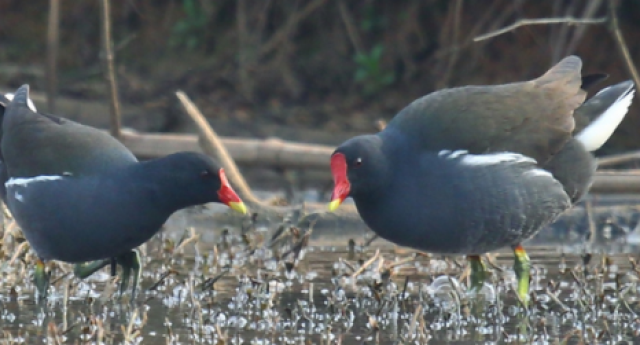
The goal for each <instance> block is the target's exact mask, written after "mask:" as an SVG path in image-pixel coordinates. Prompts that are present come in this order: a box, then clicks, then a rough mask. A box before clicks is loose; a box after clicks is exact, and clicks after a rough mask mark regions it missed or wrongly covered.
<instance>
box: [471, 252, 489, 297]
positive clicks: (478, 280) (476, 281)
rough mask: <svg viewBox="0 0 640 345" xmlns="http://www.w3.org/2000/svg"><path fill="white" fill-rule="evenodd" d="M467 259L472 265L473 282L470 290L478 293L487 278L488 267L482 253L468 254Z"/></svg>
mask: <svg viewBox="0 0 640 345" xmlns="http://www.w3.org/2000/svg"><path fill="white" fill-rule="evenodd" d="M467 261H469V265H470V267H471V274H470V275H469V278H470V280H471V284H470V286H469V290H470V291H473V292H475V293H478V292H480V290H481V289H482V287H483V286H484V283H485V281H486V280H487V276H488V271H487V267H486V266H485V265H484V262H482V258H481V257H480V255H469V256H467Z"/></svg>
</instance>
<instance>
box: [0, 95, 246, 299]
mask: <svg viewBox="0 0 640 345" xmlns="http://www.w3.org/2000/svg"><path fill="white" fill-rule="evenodd" d="M9 98H12V100H10V99H9ZM0 109H1V110H2V113H3V119H2V122H1V123H2V131H1V134H2V138H1V140H0V159H1V161H2V166H1V169H0V174H1V177H2V178H3V182H4V186H3V187H4V188H5V190H3V191H2V193H1V194H0V196H2V197H3V200H4V201H5V203H6V205H7V207H8V208H9V210H10V211H11V213H12V214H13V217H14V219H15V220H16V222H17V223H18V225H20V227H21V228H22V231H23V232H24V235H25V237H26V238H27V240H28V241H29V244H30V245H31V247H32V248H33V249H34V250H35V252H36V254H37V255H38V257H39V262H38V264H37V267H36V270H35V273H34V279H35V282H36V286H37V288H38V290H39V295H40V296H46V291H47V288H48V285H49V273H47V272H45V268H44V261H46V260H59V261H64V262H69V263H76V265H75V270H74V272H75V273H76V275H77V276H79V277H80V278H84V277H87V276H89V275H91V274H93V273H94V272H95V271H97V270H98V269H100V268H102V267H104V266H106V265H108V264H111V265H112V271H114V270H115V264H116V263H117V264H119V265H120V266H122V269H123V270H122V273H121V274H122V282H121V289H120V291H121V293H122V292H123V291H124V289H126V287H127V285H128V283H129V278H130V275H131V274H132V273H133V283H132V300H133V299H134V298H135V292H136V287H137V284H138V279H139V276H140V258H139V256H138V254H137V251H135V250H134V248H136V247H137V246H139V245H141V244H143V243H144V242H146V241H147V240H149V239H150V238H151V237H152V236H153V235H155V234H156V233H157V232H158V231H159V230H160V228H161V226H162V225H163V224H164V222H165V221H166V220H167V219H168V218H169V216H170V215H171V214H173V213H174V212H176V211H178V210H180V209H182V208H185V207H189V206H193V205H199V204H204V203H208V202H219V203H224V204H226V205H228V206H229V207H231V208H232V209H234V210H236V211H238V212H240V213H243V214H244V213H246V207H245V205H244V203H243V202H242V201H241V200H240V198H239V197H238V196H237V194H236V193H235V192H234V190H233V189H232V187H231V186H230V185H229V182H228V181H227V178H226V176H225V172H224V170H223V169H222V168H221V167H220V166H219V165H218V164H217V163H216V162H214V161H213V160H211V159H210V158H209V157H207V156H205V155H203V154H200V153H195V152H179V153H175V154H172V155H169V156H166V157H163V158H158V159H154V160H150V161H144V162H138V160H137V159H136V157H135V156H134V155H133V154H132V153H131V152H130V151H129V150H128V149H127V148H126V147H125V146H124V145H123V144H121V143H120V142H119V141H118V140H116V139H115V138H113V137H112V136H110V135H108V134H107V133H106V132H102V131H100V130H98V129H96V128H93V127H89V126H84V125H82V124H79V123H76V122H73V121H70V120H67V119H64V118H61V117H57V116H53V115H49V114H42V113H37V112H36V111H35V107H33V106H32V105H31V107H30V106H29V86H28V85H24V86H22V87H20V88H19V89H18V90H17V91H16V92H15V96H14V97H3V98H0ZM87 262H91V263H88V264H87Z"/></svg>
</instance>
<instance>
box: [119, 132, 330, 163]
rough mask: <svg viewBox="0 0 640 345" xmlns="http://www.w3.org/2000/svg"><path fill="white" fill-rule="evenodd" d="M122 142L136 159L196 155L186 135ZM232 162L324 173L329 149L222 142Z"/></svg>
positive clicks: (128, 137)
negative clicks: (189, 152)
mask: <svg viewBox="0 0 640 345" xmlns="http://www.w3.org/2000/svg"><path fill="white" fill-rule="evenodd" d="M122 142H123V143H124V144H125V145H126V146H127V147H128V148H129V149H130V150H131V151H132V152H133V153H134V154H136V155H137V156H140V157H147V158H153V157H161V156H165V155H168V154H171V153H175V152H179V151H200V152H202V149H201V147H200V144H199V143H198V137H197V136H195V135H188V134H140V133H130V132H125V133H123V135H122ZM222 143H223V144H224V145H225V147H226V148H227V150H229V153H230V154H231V156H232V157H233V159H234V160H235V161H236V162H237V163H239V164H242V165H262V166H274V167H282V168H303V169H326V168H327V167H328V164H329V156H330V155H331V153H332V152H333V148H332V147H329V146H323V145H313V144H302V143H293V142H287V141H284V140H280V139H275V138H274V139H266V140H261V139H251V138H228V137H227V138H222Z"/></svg>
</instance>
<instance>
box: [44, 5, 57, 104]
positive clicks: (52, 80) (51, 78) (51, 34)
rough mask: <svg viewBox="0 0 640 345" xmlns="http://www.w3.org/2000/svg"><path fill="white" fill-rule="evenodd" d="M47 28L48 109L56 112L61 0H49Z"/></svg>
mask: <svg viewBox="0 0 640 345" xmlns="http://www.w3.org/2000/svg"><path fill="white" fill-rule="evenodd" d="M48 20H49V22H48V24H47V25H48V28H47V71H46V74H47V110H48V111H49V112H50V113H55V112H56V96H57V94H58V72H57V68H56V67H57V62H58V48H59V46H60V0H49V19H48Z"/></svg>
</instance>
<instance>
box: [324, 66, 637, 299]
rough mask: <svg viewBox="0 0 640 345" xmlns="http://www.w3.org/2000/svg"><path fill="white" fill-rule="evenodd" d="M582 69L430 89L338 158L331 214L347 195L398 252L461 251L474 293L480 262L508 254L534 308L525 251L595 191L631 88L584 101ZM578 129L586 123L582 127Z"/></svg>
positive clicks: (334, 160) (522, 292)
mask: <svg viewBox="0 0 640 345" xmlns="http://www.w3.org/2000/svg"><path fill="white" fill-rule="evenodd" d="M581 68H582V61H581V60H580V58H578V57H576V56H569V57H567V58H565V59H563V60H562V61H560V62H559V63H558V64H556V65H555V66H553V67H552V68H551V69H550V70H549V71H547V72H546V73H545V74H544V75H542V76H541V77H539V78H536V79H533V80H530V81H525V82H516V83H510V84H504V85H494V86H465V87H456V88H449V89H443V90H440V91H437V92H433V93H431V94H429V95H426V96H424V97H422V98H420V99H417V100H415V101H414V102H413V103H411V104H410V105H408V106H407V107H406V108H404V109H403V110H402V111H400V113H398V114H397V115H396V116H395V117H394V118H393V119H392V120H391V121H390V122H389V124H388V125H387V127H386V128H385V129H384V130H382V131H381V132H379V133H377V134H372V135H362V136H358V137H355V138H352V139H350V140H348V141H346V142H344V143H343V144H341V145H340V146H339V147H338V148H337V149H336V150H335V152H334V153H333V155H332V156H331V171H332V174H333V179H334V183H335V186H334V190H333V195H332V201H331V203H330V205H329V208H330V210H335V209H336V208H337V207H338V206H339V205H340V203H342V201H343V200H344V199H345V198H347V197H349V196H350V197H352V198H353V200H354V202H355V205H356V207H357V210H358V212H359V214H360V216H361V217H362V219H363V220H364V221H365V223H366V224H367V225H368V226H369V227H370V228H371V229H372V230H373V231H374V232H376V233H377V234H378V235H379V236H380V237H382V238H385V239H387V240H389V241H391V242H394V243H396V244H399V245H403V246H407V247H411V248H414V249H417V250H423V251H427V252H433V253H442V254H464V255H467V258H468V259H469V261H470V264H471V269H472V275H471V280H472V287H473V288H476V289H477V288H480V287H481V286H482V285H483V283H484V279H485V276H486V271H485V268H484V266H483V264H482V261H481V259H480V257H479V255H481V254H484V253H487V252H490V251H493V250H496V249H499V248H501V247H505V246H511V247H512V248H513V250H514V253H515V265H514V270H515V272H516V276H517V278H518V290H517V293H518V295H519V297H520V298H521V299H522V300H523V301H524V302H527V301H528V296H529V266H530V263H529V258H528V256H527V254H526V252H525V250H524V248H523V247H522V245H521V243H522V242H523V241H525V240H527V239H529V238H530V237H532V236H533V235H535V234H536V233H537V232H538V231H539V230H540V229H542V228H543V227H545V226H546V225H548V224H550V223H552V222H553V221H554V220H555V219H556V218H557V217H558V216H559V215H560V214H562V213H563V212H564V211H566V210H567V209H569V208H570V207H571V206H572V205H573V204H574V203H576V202H577V201H578V200H580V198H581V197H582V196H583V195H584V194H585V193H586V192H587V191H588V189H589V187H590V185H591V183H592V178H593V174H594V172H595V169H596V161H595V158H594V157H593V155H592V154H591V152H592V151H595V150H596V149H598V148H599V147H600V146H602V145H603V144H604V143H605V142H606V141H607V139H608V138H609V137H610V136H611V134H612V133H613V131H614V130H615V129H616V128H617V126H618V125H619V124H620V122H621V121H622V119H623V118H624V116H625V114H626V113H627V110H628V108H629V105H630V104H631V100H632V98H633V94H634V92H635V90H634V85H633V83H632V82H631V81H626V82H622V83H620V84H616V85H614V86H611V87H608V88H606V89H604V90H602V91H600V92H599V93H597V94H596V95H595V96H594V97H592V98H591V99H589V100H588V101H586V102H585V98H586V91H585V90H584V88H586V87H587V86H588V84H592V83H594V82H597V81H599V80H600V79H602V78H600V77H598V76H592V77H589V76H585V77H584V78H582V77H581ZM576 123H578V125H579V126H582V127H577V126H576Z"/></svg>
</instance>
